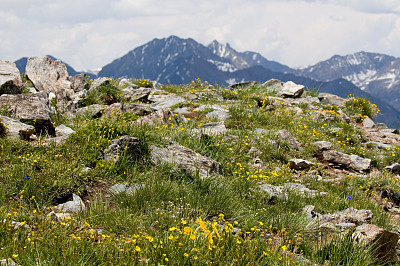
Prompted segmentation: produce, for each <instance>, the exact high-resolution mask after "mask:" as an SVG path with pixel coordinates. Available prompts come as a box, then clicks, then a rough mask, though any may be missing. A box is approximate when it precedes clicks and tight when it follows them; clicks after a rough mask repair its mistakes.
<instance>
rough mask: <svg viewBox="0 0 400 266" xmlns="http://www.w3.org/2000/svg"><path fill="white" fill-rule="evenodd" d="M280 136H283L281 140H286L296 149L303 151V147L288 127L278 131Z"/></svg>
mask: <svg viewBox="0 0 400 266" xmlns="http://www.w3.org/2000/svg"><path fill="white" fill-rule="evenodd" d="M277 133H278V134H279V136H280V137H281V140H283V141H286V142H287V143H288V144H289V146H290V147H291V148H293V149H295V150H298V151H301V150H303V148H302V147H301V144H300V143H299V142H298V141H297V139H295V138H294V137H293V136H292V134H290V132H289V131H287V130H286V129H281V130H279V131H278V132H277Z"/></svg>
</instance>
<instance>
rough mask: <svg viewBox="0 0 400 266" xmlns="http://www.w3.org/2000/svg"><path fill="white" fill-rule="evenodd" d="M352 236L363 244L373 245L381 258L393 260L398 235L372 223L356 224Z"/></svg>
mask: <svg viewBox="0 0 400 266" xmlns="http://www.w3.org/2000/svg"><path fill="white" fill-rule="evenodd" d="M353 238H354V239H355V240H357V241H359V242H361V243H362V244H363V245H364V246H371V245H372V246H374V247H375V248H376V251H377V255H378V257H379V258H381V259H389V260H393V259H396V257H397V255H396V254H397V250H396V246H397V242H398V240H399V235H398V234H396V233H394V232H390V231H388V230H385V229H383V228H380V227H378V226H376V225H373V224H363V225H360V226H358V227H357V228H356V229H355V232H354V233H353Z"/></svg>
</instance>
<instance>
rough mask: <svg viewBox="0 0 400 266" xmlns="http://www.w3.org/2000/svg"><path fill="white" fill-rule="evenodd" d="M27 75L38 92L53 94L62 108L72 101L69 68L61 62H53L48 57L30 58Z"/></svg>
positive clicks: (27, 64) (72, 92)
mask: <svg viewBox="0 0 400 266" xmlns="http://www.w3.org/2000/svg"><path fill="white" fill-rule="evenodd" d="M25 73H26V75H27V76H28V78H29V80H30V81H32V83H33V85H34V86H35V88H36V90H38V91H41V92H53V93H54V94H55V95H56V96H57V104H58V105H59V107H60V108H63V107H64V104H66V102H67V101H68V100H69V99H70V97H71V95H72V94H74V91H73V90H72V89H71V82H70V81H69V76H68V71H67V67H66V66H65V65H64V64H63V63H61V61H60V60H56V61H53V60H52V59H51V58H49V57H47V56H43V57H30V58H28V61H27V63H26V70H25Z"/></svg>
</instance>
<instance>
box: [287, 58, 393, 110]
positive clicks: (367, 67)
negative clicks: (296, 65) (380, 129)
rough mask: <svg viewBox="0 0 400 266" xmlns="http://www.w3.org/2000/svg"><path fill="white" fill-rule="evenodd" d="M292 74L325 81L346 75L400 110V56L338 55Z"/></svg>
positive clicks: (360, 86) (348, 78) (363, 88)
mask: <svg viewBox="0 0 400 266" xmlns="http://www.w3.org/2000/svg"><path fill="white" fill-rule="evenodd" d="M292 73H295V74H296V75H301V76H305V77H309V78H313V79H317V80H321V81H329V80H333V79H337V78H343V79H346V80H348V81H350V82H352V83H354V84H355V85H356V86H358V87H359V88H360V89H361V90H363V91H365V92H368V93H369V94H371V95H373V96H375V97H377V98H380V99H382V100H385V101H387V102H388V103H389V104H391V105H392V106H393V107H395V108H396V109H400V58H396V57H393V56H389V55H384V54H377V53H367V52H358V53H355V54H351V55H346V56H339V55H335V56H333V57H331V58H330V59H328V60H325V61H322V62H319V63H317V64H315V65H312V66H308V67H306V68H303V69H299V70H295V71H293V72H292Z"/></svg>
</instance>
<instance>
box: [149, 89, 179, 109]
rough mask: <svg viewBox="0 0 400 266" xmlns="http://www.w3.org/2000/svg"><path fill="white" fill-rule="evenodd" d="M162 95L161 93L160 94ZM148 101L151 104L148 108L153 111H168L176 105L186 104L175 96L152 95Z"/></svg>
mask: <svg viewBox="0 0 400 266" xmlns="http://www.w3.org/2000/svg"><path fill="white" fill-rule="evenodd" d="M161 93H162V92H161ZM148 99H149V101H151V102H153V103H152V104H151V105H150V106H151V108H152V109H154V110H157V111H158V110H161V109H168V108H170V107H171V106H174V105H176V104H178V103H183V102H186V100H185V99H184V98H182V97H180V96H176V95H175V94H155V93H152V94H150V96H149V97H148Z"/></svg>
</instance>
